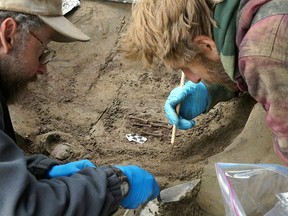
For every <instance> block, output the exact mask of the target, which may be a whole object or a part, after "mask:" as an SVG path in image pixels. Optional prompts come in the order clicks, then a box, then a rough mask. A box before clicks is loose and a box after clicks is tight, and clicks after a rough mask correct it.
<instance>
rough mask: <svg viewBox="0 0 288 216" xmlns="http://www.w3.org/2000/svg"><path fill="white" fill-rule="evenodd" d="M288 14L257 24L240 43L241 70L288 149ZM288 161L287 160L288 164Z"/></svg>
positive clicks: (267, 118)
mask: <svg viewBox="0 0 288 216" xmlns="http://www.w3.org/2000/svg"><path fill="white" fill-rule="evenodd" d="M287 36H288V15H277V16H270V17H268V18H265V19H263V20H261V21H258V22H257V23H256V24H254V25H253V26H252V27H251V28H250V29H249V31H248V32H247V33H246V35H245V37H244V38H243V40H242V41H241V43H240V44H239V48H240V53H239V67H240V72H241V73H242V75H243V76H244V77H245V80H246V82H247V85H248V91H249V93H250V94H251V95H252V96H253V97H254V98H255V99H256V100H257V101H258V102H259V103H261V104H262V105H263V107H264V109H265V110H266V123H267V125H268V127H270V129H271V130H272V132H273V133H274V135H275V140H276V141H277V140H278V141H280V143H278V144H280V145H281V146H282V147H284V148H286V150H288V121H287V117H288V115H287V110H288V97H287V95H288V67H287V65H288V53H287V50H288V43H287ZM287 162H288V158H287V159H286V163H287Z"/></svg>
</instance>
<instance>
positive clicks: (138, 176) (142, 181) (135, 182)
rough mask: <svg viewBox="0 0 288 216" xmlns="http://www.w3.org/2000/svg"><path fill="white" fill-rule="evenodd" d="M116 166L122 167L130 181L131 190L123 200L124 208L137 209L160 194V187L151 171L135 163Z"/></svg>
mask: <svg viewBox="0 0 288 216" xmlns="http://www.w3.org/2000/svg"><path fill="white" fill-rule="evenodd" d="M115 167H117V168H118V169H120V170H121V171H122V172H123V173H124V175H125V176H127V178H128V181H129V192H128V194H127V196H126V197H125V198H124V199H123V200H122V201H121V206H122V207H123V208H125V209H136V208H138V207H139V206H140V205H142V204H144V203H146V202H148V201H150V200H152V199H155V198H156V197H157V196H158V195H159V193H160V189H159V187H158V184H157V182H156V180H155V178H154V176H153V175H152V174H151V173H149V172H147V171H146V170H144V169H142V168H140V167H138V166H134V165H128V166H118V165H116V166H115Z"/></svg>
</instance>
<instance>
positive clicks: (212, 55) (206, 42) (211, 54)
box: [193, 35, 220, 61]
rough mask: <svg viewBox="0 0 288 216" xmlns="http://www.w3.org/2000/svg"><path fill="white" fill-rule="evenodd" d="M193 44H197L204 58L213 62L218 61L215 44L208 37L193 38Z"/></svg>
mask: <svg viewBox="0 0 288 216" xmlns="http://www.w3.org/2000/svg"><path fill="white" fill-rule="evenodd" d="M193 42H194V43H195V44H197V45H198V46H199V48H200V49H201V50H203V54H204V55H205V57H206V58H208V59H210V60H213V61H216V60H219V59H220V56H219V53H218V51H217V47H216V44H215V42H214V40H212V39H211V38H210V37H208V36H206V35H199V36H196V37H195V38H194V40H193Z"/></svg>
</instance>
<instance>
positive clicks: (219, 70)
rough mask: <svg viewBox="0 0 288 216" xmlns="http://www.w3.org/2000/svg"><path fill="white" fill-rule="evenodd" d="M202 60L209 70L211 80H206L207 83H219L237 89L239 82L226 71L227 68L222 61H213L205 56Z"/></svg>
mask: <svg viewBox="0 0 288 216" xmlns="http://www.w3.org/2000/svg"><path fill="white" fill-rule="evenodd" d="M202 62H203V64H205V65H206V66H207V69H208V71H209V80H208V79H207V80H205V79H203V80H204V82H206V83H210V84H212V83H217V84H220V85H223V86H225V87H226V88H228V89H230V90H237V89H238V88H237V84H236V83H235V82H233V81H232V80H231V78H230V77H229V76H228V74H227V73H226V72H225V69H224V67H223V65H222V62H221V61H212V60H210V59H207V58H205V57H202Z"/></svg>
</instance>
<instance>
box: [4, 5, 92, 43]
mask: <svg viewBox="0 0 288 216" xmlns="http://www.w3.org/2000/svg"><path fill="white" fill-rule="evenodd" d="M0 10H7V11H16V12H21V13H26V14H32V15H36V16H37V17H39V19H41V20H42V21H43V22H44V23H45V24H47V25H48V26H50V27H51V28H52V29H54V31H55V34H54V36H53V37H52V40H53V41H56V42H73V41H88V40H89V39H90V38H89V37H88V36H87V35H85V34H84V33H83V32H81V31H80V30H79V29H78V28H77V27H76V26H75V25H73V24H72V23H71V22H70V21H69V20H68V19H66V18H65V17H64V16H63V15H62V0H0Z"/></svg>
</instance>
